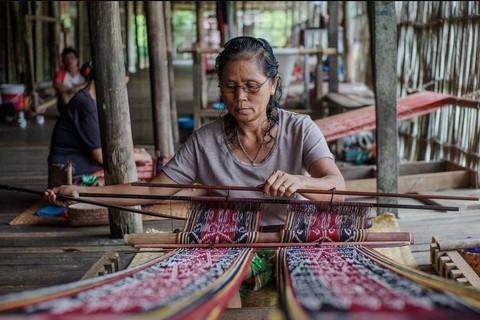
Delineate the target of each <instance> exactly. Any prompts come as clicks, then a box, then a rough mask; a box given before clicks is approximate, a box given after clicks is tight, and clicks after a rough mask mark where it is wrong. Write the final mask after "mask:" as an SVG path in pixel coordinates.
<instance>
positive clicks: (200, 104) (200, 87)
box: [192, 1, 207, 129]
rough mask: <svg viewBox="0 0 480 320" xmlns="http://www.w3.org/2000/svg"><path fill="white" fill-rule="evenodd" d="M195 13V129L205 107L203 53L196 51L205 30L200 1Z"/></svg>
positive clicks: (199, 124)
mask: <svg viewBox="0 0 480 320" xmlns="http://www.w3.org/2000/svg"><path fill="white" fill-rule="evenodd" d="M195 8H196V13H197V24H196V25H197V42H196V43H195V45H194V48H193V49H194V50H193V53H192V55H193V105H194V106H193V108H194V125H195V129H198V128H200V127H201V126H202V115H201V112H202V110H203V109H205V108H206V107H207V94H206V90H207V88H206V83H205V82H206V81H205V71H204V67H203V59H202V57H203V55H202V54H201V53H200V52H198V49H199V48H202V47H203V39H204V36H205V30H204V29H203V4H202V2H201V1H196V2H195Z"/></svg>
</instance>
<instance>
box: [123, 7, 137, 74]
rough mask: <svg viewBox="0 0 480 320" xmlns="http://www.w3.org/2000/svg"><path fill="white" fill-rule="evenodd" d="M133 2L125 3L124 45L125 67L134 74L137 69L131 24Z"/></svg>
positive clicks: (133, 32)
mask: <svg viewBox="0 0 480 320" xmlns="http://www.w3.org/2000/svg"><path fill="white" fill-rule="evenodd" d="M133 6H134V4H133V2H132V1H125V20H126V21H125V28H126V35H127V42H126V43H125V45H126V46H127V50H126V52H127V65H128V69H129V71H131V72H136V71H137V67H136V65H135V49H136V48H135V37H136V36H135V29H134V24H132V18H135V15H134V14H133Z"/></svg>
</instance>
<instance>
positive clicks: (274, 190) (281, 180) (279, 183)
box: [263, 170, 300, 197]
mask: <svg viewBox="0 0 480 320" xmlns="http://www.w3.org/2000/svg"><path fill="white" fill-rule="evenodd" d="M299 188H300V186H299V180H298V178H297V176H295V175H291V174H288V173H286V172H283V171H280V170H276V171H274V172H273V173H272V174H271V175H270V177H268V179H267V180H266V181H265V184H264V185H263V194H264V195H265V196H267V195H271V196H274V197H290V196H291V195H292V194H294V193H295V192H296V191H297V190H298V189H299Z"/></svg>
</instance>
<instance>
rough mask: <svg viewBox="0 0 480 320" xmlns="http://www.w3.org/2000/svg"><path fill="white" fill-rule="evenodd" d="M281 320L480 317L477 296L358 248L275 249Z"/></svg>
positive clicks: (451, 283)
mask: <svg viewBox="0 0 480 320" xmlns="http://www.w3.org/2000/svg"><path fill="white" fill-rule="evenodd" d="M277 258H278V261H277V275H278V284H279V294H280V305H281V308H282V313H283V316H284V318H283V319H295V320H297V319H419V320H420V319H437V320H438V319H453V318H455V319H479V318H480V293H479V292H478V291H474V290H473V289H468V288H465V287H463V286H461V285H456V284H454V283H453V282H451V281H446V280H444V279H442V278H440V277H437V276H431V275H428V274H426V273H423V272H420V271H417V270H414V269H410V268H406V267H402V266H400V265H398V264H396V263H395V262H393V261H391V260H389V259H388V258H385V257H384V256H382V255H380V254H379V253H377V252H376V251H375V250H373V249H366V248H364V247H361V246H338V247H333V246H332V247H328V246H325V247H318V248H280V249H278V250H277Z"/></svg>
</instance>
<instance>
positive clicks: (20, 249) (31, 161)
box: [0, 74, 480, 294]
mask: <svg viewBox="0 0 480 320" xmlns="http://www.w3.org/2000/svg"><path fill="white" fill-rule="evenodd" d="M148 88H149V86H146V85H145V75H138V76H136V75H135V74H134V75H132V78H131V81H130V83H129V97H130V108H131V114H132V132H133V136H134V143H135V144H136V145H142V146H147V147H149V146H150V147H151V145H152V143H153V142H152V140H153V138H151V137H152V135H151V129H149V128H150V126H151V123H150V114H149V111H148V110H150V109H149V108H150V105H149V99H148V98H146V97H148V91H147V90H148ZM130 91H131V92H132V93H131V94H130ZM182 94H183V95H184V93H179V94H178V97H179V104H180V105H181V106H182V107H181V108H182V109H181V111H180V114H181V115H182V114H183V115H185V114H188V113H189V112H190V111H191V110H189V109H188V105H191V102H188V101H187V100H183V101H182V100H181V96H182ZM184 99H185V98H184ZM192 113H193V111H192ZM57 117H58V114H57V112H56V110H55V109H54V108H51V109H49V110H48V111H47V114H46V118H45V120H46V121H45V124H43V125H38V124H37V123H35V119H29V124H28V126H27V127H26V128H24V129H22V128H19V127H16V126H14V125H11V124H5V123H0V137H1V138H0V184H3V185H13V186H18V187H24V188H30V189H33V190H38V191H43V190H44V189H45V188H46V185H47V156H48V145H49V140H50V135H51V132H52V130H53V125H54V122H55V120H56V118H57ZM445 193H446V194H452V195H456V194H462V195H466V194H467V195H472V196H477V197H478V196H480V190H471V189H468V190H447V191H445ZM39 200H40V197H39V196H38V195H35V194H29V193H21V192H14V191H6V190H0V294H2V293H8V292H16V291H22V290H28V289H32V288H39V287H45V286H50V285H55V284H60V283H66V282H72V281H76V280H79V279H81V278H82V277H83V276H84V275H85V273H86V272H87V271H88V270H89V269H90V268H91V267H92V265H93V264H94V263H95V262H96V261H97V260H98V259H99V258H100V257H101V256H102V255H103V254H104V253H106V252H109V251H115V252H118V253H119V255H120V268H125V267H126V266H128V264H129V263H130V261H131V260H132V259H133V257H134V255H135V250H133V249H132V248H131V247H129V246H126V245H124V243H123V240H122V239H111V238H110V235H109V234H110V232H109V227H108V226H95V227H70V226H67V225H58V226H40V225H29V226H11V225H9V222H10V221H11V220H12V219H14V218H15V217H16V216H18V215H19V214H20V213H21V212H23V211H25V210H26V209H28V208H30V207H31V206H32V205H34V204H36V203H37V202H38V201H39ZM400 203H407V204H413V203H414V204H421V203H419V202H416V201H414V200H402V201H401V202H400ZM448 205H452V206H457V205H458V206H459V207H460V211H458V212H439V211H427V210H407V209H399V220H398V221H399V224H400V227H401V229H402V231H411V232H413V233H414V235H415V244H414V245H412V246H411V250H412V252H413V254H414V257H415V258H416V260H417V262H418V264H419V265H420V267H421V269H423V270H426V271H429V272H431V268H429V243H430V241H431V238H432V236H435V237H446V238H465V237H468V236H472V237H480V203H479V202H478V201H477V202H472V203H465V202H463V203H456V202H451V203H449V204H448ZM180 226H181V224H180V223H179V222H173V223H171V222H170V221H161V220H155V221H144V229H147V228H156V229H163V230H173V229H175V228H178V227H180Z"/></svg>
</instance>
